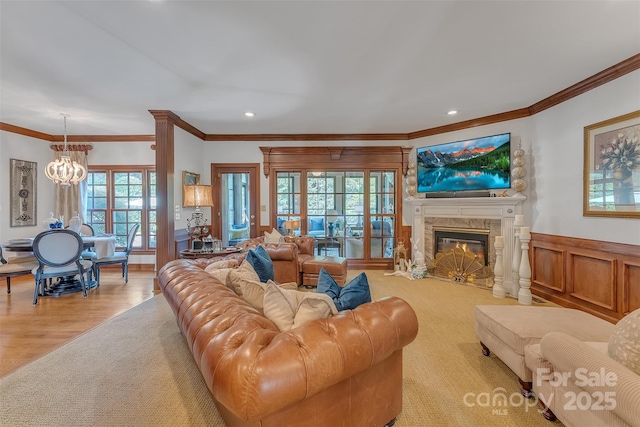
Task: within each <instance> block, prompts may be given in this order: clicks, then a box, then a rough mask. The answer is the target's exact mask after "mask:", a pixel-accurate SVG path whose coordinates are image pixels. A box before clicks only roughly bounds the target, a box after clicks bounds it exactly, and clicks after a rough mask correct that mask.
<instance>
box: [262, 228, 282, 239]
mask: <svg viewBox="0 0 640 427" xmlns="http://www.w3.org/2000/svg"><path fill="white" fill-rule="evenodd" d="M283 241H284V237H283V236H282V234H280V233H279V232H278V230H276V229H275V228H274V229H273V230H272V231H271V233H269V232H268V231H265V232H264V242H265V243H282V242H283Z"/></svg>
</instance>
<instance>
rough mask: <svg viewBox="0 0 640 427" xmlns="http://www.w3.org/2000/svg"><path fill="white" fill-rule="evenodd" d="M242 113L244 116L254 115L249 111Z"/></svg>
mask: <svg viewBox="0 0 640 427" xmlns="http://www.w3.org/2000/svg"><path fill="white" fill-rule="evenodd" d="M244 115H245V116H247V117H253V116H255V114H254V113H252V112H251V111H247V112H246V113H244Z"/></svg>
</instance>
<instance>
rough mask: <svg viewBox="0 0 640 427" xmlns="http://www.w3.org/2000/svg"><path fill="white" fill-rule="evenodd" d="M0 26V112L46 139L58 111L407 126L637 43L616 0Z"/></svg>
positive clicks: (334, 4)
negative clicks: (163, 112)
mask: <svg viewBox="0 0 640 427" xmlns="http://www.w3.org/2000/svg"><path fill="white" fill-rule="evenodd" d="M0 24H1V26H0V36H1V45H0V47H1V50H0V84H1V86H0V90H1V92H0V98H1V99H0V101H1V104H0V121H1V122H4V123H8V124H11V125H15V126H21V127H25V128H28V129H32V130H35V131H39V132H44V133H49V134H56V135H60V134H62V129H63V121H62V118H61V116H60V114H61V113H66V114H69V115H70V117H69V119H68V122H67V129H68V133H69V134H72V135H79V134H83V135H135V134H153V133H154V132H155V124H154V123H155V122H154V119H153V117H152V116H151V114H150V113H149V110H171V111H173V112H174V113H175V114H177V115H178V116H180V117H181V118H182V119H183V120H185V121H186V122H188V123H189V124H191V125H193V126H195V127H196V128H198V129H199V130H201V131H203V132H205V133H207V134H310V133H313V134H316V133H409V132H414V131H419V130H423V129H429V128H433V127H437V126H443V125H447V124H451V123H455V122H460V121H464V120H470V119H475V118H479V117H484V116H487V115H492V114H497V113H502V112H506V111H511V110H515V109H519V108H524V107H528V106H530V105H532V104H534V103H536V102H538V101H540V100H542V99H544V98H546V97H548V96H550V95H553V94H554V93H557V92H558V91H560V90H562V89H565V88H567V87H569V86H571V85H573V84H575V83H577V82H579V81H581V80H583V79H585V78H587V77H590V76H592V75H594V74H596V73H598V72H600V71H602V70H604V69H606V68H608V67H610V66H612V65H614V64H617V63H618V62H620V61H623V60H625V59H627V58H630V57H631V56H633V55H636V54H638V53H639V52H640V1H624V0H609V1H517V0H513V1H509V2H506V1H411V2H404V1H384V2H376V1H349V2H347V1H342V2H340V1H303V0H299V1H295V2H294V1H209V2H207V1H177V0H165V1H157V0H156V1H145V0H140V1H5V0H2V1H1V2H0ZM452 109H455V110H458V111H459V113H458V114H457V115H456V116H448V115H447V111H449V110H452ZM246 111H252V112H254V113H255V117H252V118H248V117H246V116H245V115H244V113H245V112H246Z"/></svg>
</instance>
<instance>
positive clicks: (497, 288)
mask: <svg viewBox="0 0 640 427" xmlns="http://www.w3.org/2000/svg"><path fill="white" fill-rule="evenodd" d="M493 246H494V247H495V248H496V264H495V267H494V268H493V282H494V284H493V296H494V297H496V298H504V295H505V291H504V285H503V280H504V277H503V275H504V261H503V260H502V250H503V249H504V237H502V236H496V241H495V242H494V244H493Z"/></svg>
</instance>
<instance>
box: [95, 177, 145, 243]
mask: <svg viewBox="0 0 640 427" xmlns="http://www.w3.org/2000/svg"><path fill="white" fill-rule="evenodd" d="M87 187H88V188H87V215H86V220H85V221H86V222H87V224H89V225H91V226H92V227H93V230H94V231H95V233H96V234H102V233H110V234H113V235H115V236H116V245H117V246H118V247H125V246H126V245H127V234H128V233H129V230H130V229H131V227H132V226H133V225H134V224H136V223H140V229H139V230H138V234H137V235H136V237H135V239H134V243H133V248H134V250H136V249H137V250H142V251H145V250H154V249H155V247H156V173H155V167H153V166H95V167H92V166H89V171H88V175H87Z"/></svg>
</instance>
